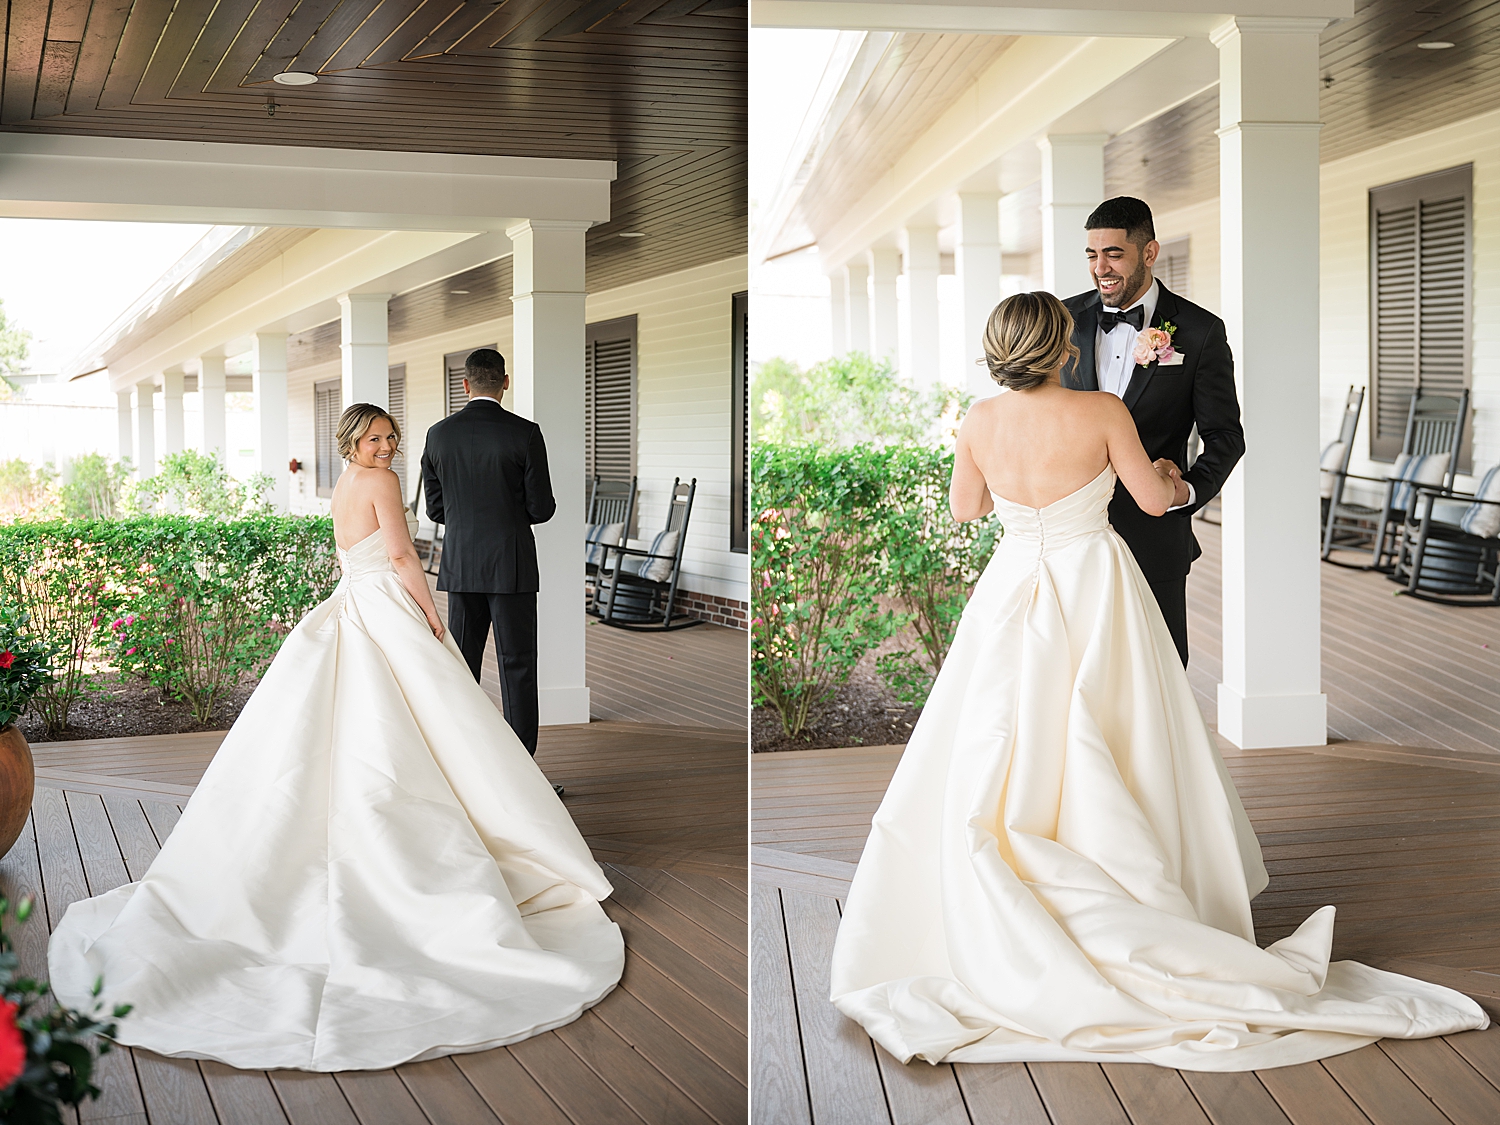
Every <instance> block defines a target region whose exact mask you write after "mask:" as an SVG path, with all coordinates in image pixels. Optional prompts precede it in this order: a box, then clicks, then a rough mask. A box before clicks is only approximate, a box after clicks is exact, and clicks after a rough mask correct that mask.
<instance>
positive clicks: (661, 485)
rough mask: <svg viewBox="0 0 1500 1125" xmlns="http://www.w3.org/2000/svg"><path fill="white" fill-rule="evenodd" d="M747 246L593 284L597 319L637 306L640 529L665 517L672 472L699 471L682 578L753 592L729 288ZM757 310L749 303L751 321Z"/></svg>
mask: <svg viewBox="0 0 1500 1125" xmlns="http://www.w3.org/2000/svg"><path fill="white" fill-rule="evenodd" d="M748 277H749V275H748V262H747V258H746V257H745V256H744V255H739V256H736V257H733V258H727V259H725V260H723V261H719V262H713V263H710V264H709V265H705V266H697V267H695V268H693V269H689V270H683V271H681V272H680V273H673V274H666V275H664V276H662V277H655V278H652V279H651V280H649V281H643V282H640V283H638V284H635V285H627V286H623V287H621V288H619V289H610V290H606V291H605V292H603V293H594V294H590V296H589V298H588V305H587V309H588V319H589V321H590V322H594V321H600V320H613V319H614V318H616V317H621V316H630V315H632V314H634V315H635V316H636V318H637V319H636V336H637V339H636V371H637V382H636V419H637V421H636V472H637V474H638V475H639V477H640V489H641V499H640V524H639V527H640V532H641V534H642V535H643V536H644V535H649V534H651V533H653V532H654V531H656V530H657V529H659V528H661V527H662V526H663V525H664V523H665V522H666V515H667V501H668V496H667V493H668V491H669V490H670V489H671V487H672V479H673V478H674V477H681V478H682V479H683V481H684V482H686V481H688V480H690V479H692V478H693V477H697V478H698V494H697V497H696V498H695V499H694V501H693V516H692V523H691V524H690V525H689V527H688V541H687V548H686V551H685V553H684V555H683V571H684V576H683V584H684V585H686V586H687V587H688V588H689V589H691V590H693V591H694V592H696V593H699V594H706V595H709V596H717V597H722V598H728V599H732V600H734V601H738V602H746V601H748V599H749V594H750V580H749V569H748V561H747V559H748V556H746V555H743V554H735V553H733V552H732V551H730V549H729V452H730V440H729V439H730V433H729V427H730V395H729V391H730V358H731V356H730V349H731V346H732V339H731V308H730V305H731V298H732V296H733V295H734V294H735V293H738V292H740V291H742V290H744V289H746V288H747V287H748ZM754 315H755V314H754V310H753V309H752V310H751V318H752V331H753V319H754Z"/></svg>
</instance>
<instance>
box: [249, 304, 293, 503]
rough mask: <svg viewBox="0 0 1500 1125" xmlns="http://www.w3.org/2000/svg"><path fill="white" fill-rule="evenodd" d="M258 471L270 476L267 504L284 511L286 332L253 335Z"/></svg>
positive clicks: (285, 472)
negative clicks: (269, 493) (258, 454)
mask: <svg viewBox="0 0 1500 1125" xmlns="http://www.w3.org/2000/svg"><path fill="white" fill-rule="evenodd" d="M251 362H252V364H253V367H252V369H251V378H252V381H253V386H254V389H255V426H256V431H257V444H258V445H259V447H260V450H259V452H260V466H259V467H260V471H261V472H263V473H266V474H268V475H269V476H270V478H271V480H272V482H273V483H272V485H271V496H270V500H271V504H272V506H273V507H274V508H275V509H276V510H277V511H278V512H285V511H286V510H287V497H288V492H289V491H290V490H289V488H288V474H287V469H286V463H287V449H288V448H289V444H290V443H289V442H288V440H287V433H286V427H287V405H286V333H285V332H257V333H256V334H255V346H254V351H253V356H252V360H251Z"/></svg>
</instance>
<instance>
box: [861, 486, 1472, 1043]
mask: <svg viewBox="0 0 1500 1125" xmlns="http://www.w3.org/2000/svg"><path fill="white" fill-rule="evenodd" d="M1113 492H1114V472H1113V470H1112V469H1110V468H1106V469H1105V470H1104V471H1103V472H1102V473H1100V474H1099V476H1098V477H1097V478H1095V479H1094V481H1092V482H1091V483H1090V484H1088V485H1085V486H1084V487H1083V488H1081V489H1079V490H1078V491H1076V492H1074V493H1072V494H1071V495H1069V496H1066V497H1064V498H1063V499H1061V500H1059V501H1057V502H1056V503H1054V504H1051V505H1049V506H1048V507H1046V508H1042V509H1040V510H1038V509H1033V508H1026V507H1023V506H1021V505H1019V504H1013V503H1010V502H1009V501H1006V500H1004V499H1001V498H998V497H997V498H996V501H995V506H996V508H997V510H998V512H999V516H1000V520H1001V522H1002V523H1003V525H1004V528H1005V534H1004V536H1003V538H1002V539H1001V541H1000V544H999V546H998V548H997V549H996V551H995V555H994V557H993V559H992V560H991V561H990V563H989V565H988V566H987V568H986V569H985V572H984V574H983V576H982V577H981V578H980V580H979V583H978V585H977V586H976V587H975V590H974V594H973V597H972V599H971V600H970V602H969V604H968V607H967V608H966V609H965V611H964V615H963V619H962V622H961V623H960V625H959V628H958V632H957V635H956V637H955V638H954V642H953V646H952V649H951V651H950V652H949V655H948V659H947V661H946V662H945V663H944V665H943V669H942V673H941V674H940V675H939V676H938V679H937V683H936V684H935V685H934V687H933V690H932V694H931V696H930V698H929V699H928V701H927V705H926V708H925V709H924V710H923V712H922V717H921V720H920V721H919V722H918V724H917V727H916V729H915V730H914V731H913V732H912V737H911V741H910V743H909V744H908V746H907V748H906V752H905V754H904V755H903V757H902V759H901V763H900V766H899V767H898V769H897V770H896V774H895V776H894V778H893V779H892V780H891V784H890V788H889V789H888V790H887V792H886V795H885V798H884V800H883V801H882V802H881V805H880V809H879V811H878V812H877V813H876V814H875V819H874V824H873V826H872V828H871V832H870V836H869V840H868V842H867V843H866V845H865V849H864V854H863V856H862V857H861V859H860V862H859V867H858V870H857V871H856V873H855V876H854V883H853V886H852V887H851V889H850V891H849V896H848V900H847V902H846V903H845V907H844V912H843V919H842V922H841V924H840V927H839V932H838V939H837V942H836V944H835V947H834V953H833V965H832V994H833V995H832V998H833V1002H834V1003H835V1004H836V1005H837V1006H838V1008H839V1009H840V1010H841V1011H842V1012H843V1013H844V1014H845V1015H847V1016H849V1017H850V1018H852V1019H854V1020H857V1021H859V1023H861V1024H862V1025H863V1026H864V1028H865V1029H866V1031H868V1032H869V1034H870V1035H871V1037H873V1038H874V1039H875V1040H876V1041H877V1042H879V1043H880V1044H881V1045H882V1046H884V1047H885V1048H886V1049H887V1050H888V1051H890V1052H891V1054H893V1055H894V1056H896V1057H897V1058H899V1059H901V1060H902V1061H903V1062H905V1061H907V1060H909V1059H910V1058H912V1057H914V1056H915V1057H918V1058H922V1059H925V1060H927V1061H928V1062H932V1063H936V1062H940V1061H948V1062H1014V1061H1053V1060H1057V1061H1061V1060H1085V1061H1094V1062H1098V1061H1147V1062H1153V1063H1158V1064H1161V1065H1164V1066H1171V1067H1179V1068H1183V1069H1187V1070H1220V1071H1228V1070H1249V1069H1253V1068H1261V1067H1271V1066H1283V1065H1287V1064H1292V1063H1300V1062H1306V1061H1309V1060H1311V1059H1316V1058H1322V1057H1326V1056H1329V1055H1335V1054H1338V1053H1340V1052H1343V1051H1349V1050H1353V1049H1355V1048H1357V1047H1361V1046H1364V1045H1365V1044H1367V1043H1370V1042H1373V1041H1374V1040H1375V1039H1378V1038H1380V1037H1383V1036H1391V1037H1400V1038H1418V1037H1424V1036H1430V1035H1442V1034H1447V1033H1450V1032H1455V1031H1461V1030H1464V1029H1466V1028H1482V1027H1485V1026H1486V1025H1487V1023H1488V1020H1487V1017H1486V1016H1485V1014H1484V1012H1483V1011H1482V1010H1481V1009H1480V1008H1479V1007H1478V1006H1477V1005H1476V1004H1475V1003H1474V1002H1473V1001H1472V1000H1470V999H1468V998H1467V997H1465V996H1463V995H1461V994H1459V993H1457V992H1453V991H1451V990H1449V989H1446V988H1441V987H1439V986H1436V985H1432V984H1427V983H1425V982H1423V981H1418V980H1412V979H1410V978H1408V977H1402V976H1397V975H1395V974H1393V973H1387V972H1382V971H1379V970H1377V969H1372V968H1369V967H1367V966H1364V965H1361V964H1358V963H1357V962H1353V961H1336V962H1332V963H1330V961H1329V955H1330V950H1331V946H1332V941H1333V919H1334V908H1333V907H1332V906H1325V907H1323V908H1322V909H1320V910H1318V911H1316V912H1315V913H1314V914H1313V915H1312V916H1311V917H1310V918H1308V919H1307V920H1306V921H1305V922H1304V923H1303V924H1302V926H1301V927H1300V928H1299V929H1298V930H1297V931H1296V932H1295V933H1294V934H1291V935H1290V936H1288V937H1285V938H1283V939H1281V940H1280V941H1278V942H1276V943H1274V944H1273V945H1271V946H1269V947H1268V948H1265V949H1261V948H1259V947H1257V946H1256V944H1255V933H1254V929H1253V926H1252V923H1251V918H1250V900H1251V898H1252V897H1254V896H1255V895H1256V894H1257V893H1259V892H1260V891H1261V890H1262V889H1264V887H1265V886H1266V882H1267V876H1266V869H1265V866H1264V864H1263V863H1262V861H1261V854H1260V847H1259V844H1258V843H1257V841H1256V839H1255V834H1254V832H1253V831H1252V829H1251V826H1250V822H1249V820H1248V818H1247V817H1246V815H1245V811H1244V808H1243V807H1242V806H1241V804H1240V801H1239V797H1238V796H1237V794H1236V793H1235V789H1234V785H1233V783H1232V782H1231V780H1230V778H1229V775H1228V773H1227V772H1226V770H1225V768H1224V765H1223V762H1222V761H1221V759H1220V757H1219V754H1218V752H1217V749H1216V747H1215V745H1214V743H1213V741H1212V738H1211V735H1210V734H1209V731H1208V729H1207V727H1206V726H1205V724H1204V721H1203V718H1202V716H1201V714H1200V713H1199V710H1198V704H1197V702H1196V700H1195V699H1194V698H1193V693H1192V690H1191V688H1190V687H1189V685H1188V680H1187V676H1186V674H1185V673H1184V671H1183V668H1182V665H1181V662H1180V660H1179V658H1178V655H1177V650H1176V649H1175V648H1174V646H1173V643H1172V639H1171V636H1170V635H1169V633H1168V632H1167V628H1166V624H1165V622H1164V621H1163V620H1162V616H1161V612H1160V610H1159V609H1158V608H1157V606H1156V603H1155V600H1154V598H1153V596H1152V594H1151V590H1150V587H1148V586H1147V584H1146V580H1145V578H1144V577H1143V576H1142V574H1141V572H1140V569H1139V567H1138V566H1137V564H1136V562H1135V559H1134V558H1133V557H1132V556H1131V554H1130V551H1129V548H1127V547H1126V545H1125V543H1124V541H1123V540H1121V539H1120V538H1119V536H1117V535H1116V534H1115V533H1114V531H1113V530H1112V529H1111V528H1110V527H1109V524H1108V507H1109V501H1110V498H1111V496H1112V495H1113Z"/></svg>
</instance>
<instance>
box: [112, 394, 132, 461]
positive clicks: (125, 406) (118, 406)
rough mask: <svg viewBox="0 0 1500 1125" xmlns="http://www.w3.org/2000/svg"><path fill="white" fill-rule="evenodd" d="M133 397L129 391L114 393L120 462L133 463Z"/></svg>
mask: <svg viewBox="0 0 1500 1125" xmlns="http://www.w3.org/2000/svg"><path fill="white" fill-rule="evenodd" d="M133 408H134V396H133V395H132V394H131V393H130V392H129V391H116V392H115V418H116V421H117V423H118V426H119V429H118V431H117V432H118V434H119V439H120V454H119V456H120V460H121V461H131V462H134V461H135V424H134V423H135V419H134V416H133Z"/></svg>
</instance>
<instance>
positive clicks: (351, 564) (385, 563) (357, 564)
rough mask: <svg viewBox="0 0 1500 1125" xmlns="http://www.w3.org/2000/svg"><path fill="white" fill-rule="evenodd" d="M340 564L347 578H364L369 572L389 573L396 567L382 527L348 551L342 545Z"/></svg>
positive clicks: (339, 550)
mask: <svg viewBox="0 0 1500 1125" xmlns="http://www.w3.org/2000/svg"><path fill="white" fill-rule="evenodd" d="M338 552H339V566H340V567H341V568H343V571H344V577H345V578H362V577H364V576H365V575H367V574H389V573H391V572H392V571H393V570H395V567H393V566H392V565H391V556H390V555H389V554H388V553H387V552H386V549H385V541H384V540H383V539H382V538H381V535H380V529H379V528H376V529H375V530H374V531H372V532H370V534H369V535H366V536H365V537H364V538H363V539H361V540H360V541H359V542H358V543H356V544H354V546H352V547H350V548H349V549H348V550H347V551H346V550H344V548H342V547H340V548H339V549H338Z"/></svg>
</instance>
